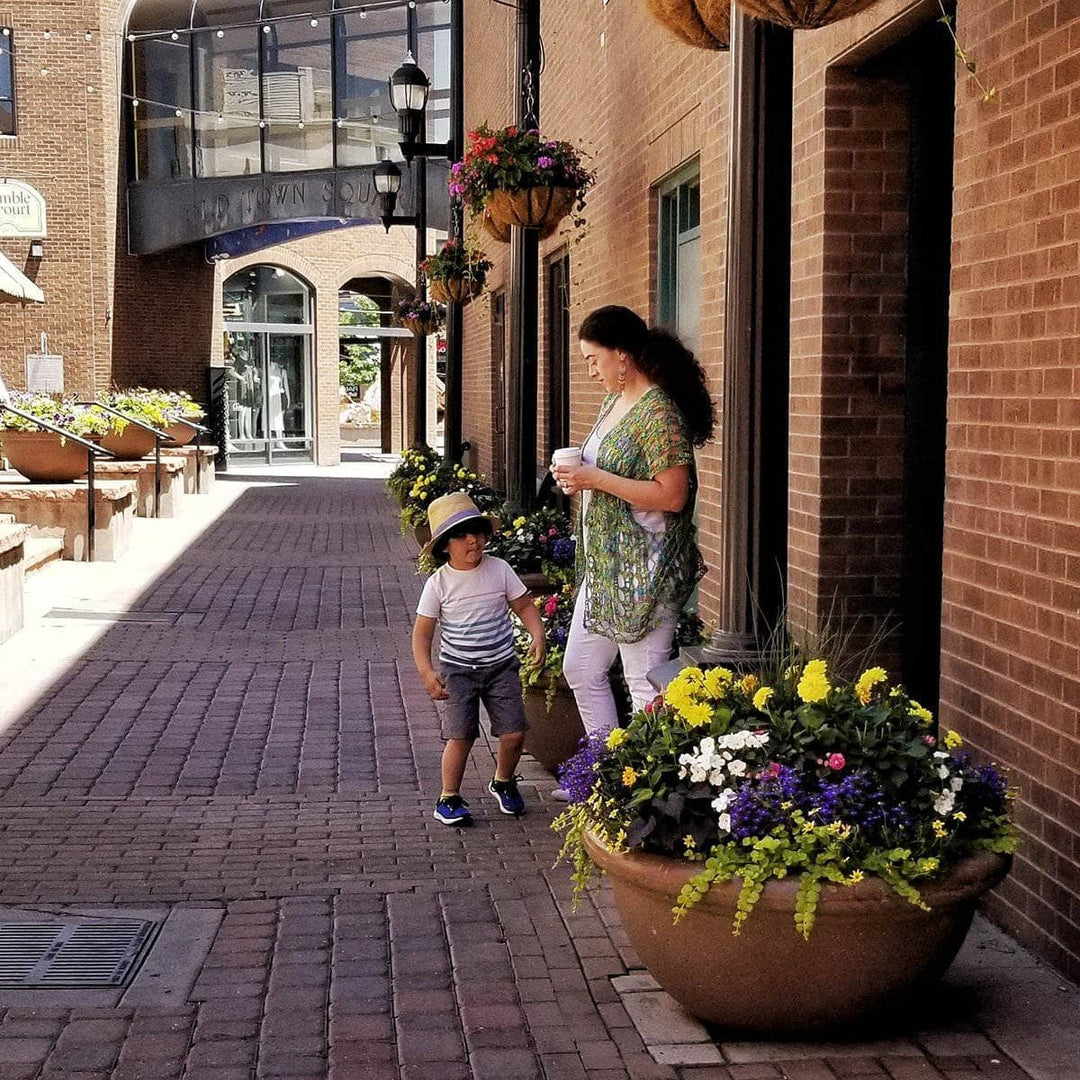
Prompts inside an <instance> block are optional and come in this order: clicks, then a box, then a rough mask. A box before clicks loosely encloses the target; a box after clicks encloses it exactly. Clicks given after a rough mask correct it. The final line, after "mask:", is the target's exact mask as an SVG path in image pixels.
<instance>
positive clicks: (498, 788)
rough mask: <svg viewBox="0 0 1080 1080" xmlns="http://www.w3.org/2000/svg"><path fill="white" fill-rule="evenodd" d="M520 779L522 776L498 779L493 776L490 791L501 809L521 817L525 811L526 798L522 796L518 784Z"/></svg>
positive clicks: (489, 785)
mask: <svg viewBox="0 0 1080 1080" xmlns="http://www.w3.org/2000/svg"><path fill="white" fill-rule="evenodd" d="M520 779H521V777H520V776H512V777H511V778H510V779H509V780H496V779H495V778H494V777H492V780H491V783H490V784H488V791H490V792H491V794H492V795H494V796H495V798H496V800H497V801H498V803H499V809H500V810H501V811H502V812H503V813H504V814H510V815H511V816H513V817H519V816H520V815H521V814H524V813H525V800H524V799H523V798H522V797H521V792H520V791H518V786H517V782H518V781H519V780H520Z"/></svg>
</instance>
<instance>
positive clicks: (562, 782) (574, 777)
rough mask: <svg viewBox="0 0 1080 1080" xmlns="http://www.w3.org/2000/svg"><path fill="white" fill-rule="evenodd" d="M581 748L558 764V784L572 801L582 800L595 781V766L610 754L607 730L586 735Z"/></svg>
mask: <svg viewBox="0 0 1080 1080" xmlns="http://www.w3.org/2000/svg"><path fill="white" fill-rule="evenodd" d="M579 745H580V747H581V749H580V750H578V752H577V753H576V754H574V756H573V757H571V758H568V759H567V760H566V761H564V762H563V763H562V765H560V766H559V769H558V776H559V786H560V787H561V788H562V789H563V791H565V792H566V793H567V794H568V795H569V796H570V801H571V802H572V803H580V802H584V801H585V800H586V799H587V798H588V797H589V793H590V792H591V791H592V789H593V785H594V784H595V783H596V768H595V766H596V765H598V764H599V763H601V762H603V761H604V760H605V759H606V758H607V757H608V756H609V754H610V751H609V750H608V748H607V732H606V731H601V732H599V733H597V734H595V735H586V736H585V738H584V739H582V740H581V742H580V744H579Z"/></svg>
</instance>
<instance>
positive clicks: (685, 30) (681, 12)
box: [647, 0, 731, 52]
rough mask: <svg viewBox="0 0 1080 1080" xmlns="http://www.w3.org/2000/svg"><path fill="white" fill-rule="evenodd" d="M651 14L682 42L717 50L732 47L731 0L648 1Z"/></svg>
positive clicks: (700, 47)
mask: <svg viewBox="0 0 1080 1080" xmlns="http://www.w3.org/2000/svg"><path fill="white" fill-rule="evenodd" d="M647 2H648V7H649V11H650V12H651V14H652V17H653V18H654V19H655V20H656V21H657V22H658V23H660V25H661V26H663V27H665V28H666V29H667V30H669V31H670V32H671V33H673V34H674V35H675V36H676V37H677V38H678V39H679V40H680V41H683V42H685V43H686V44H687V45H693V46H694V47H695V48H698V49H710V50H712V51H714V52H716V51H719V50H723V49H728V48H730V46H731V3H730V0H647Z"/></svg>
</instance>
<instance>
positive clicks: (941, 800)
mask: <svg viewBox="0 0 1080 1080" xmlns="http://www.w3.org/2000/svg"><path fill="white" fill-rule="evenodd" d="M955 805H956V792H955V791H943V792H942V793H941V795H940V796H938V798H937V799H935V800H934V813H935V814H941V816H942V817H944V816H945V815H946V814H951V813H952V808H953V806H955Z"/></svg>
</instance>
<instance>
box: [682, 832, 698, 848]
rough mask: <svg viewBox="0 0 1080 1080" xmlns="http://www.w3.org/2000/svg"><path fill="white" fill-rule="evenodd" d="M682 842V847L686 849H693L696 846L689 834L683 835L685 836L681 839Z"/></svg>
mask: <svg viewBox="0 0 1080 1080" xmlns="http://www.w3.org/2000/svg"><path fill="white" fill-rule="evenodd" d="M682 842H683V845H684V846H685V847H688V848H692V847H695V846H696V843H695V841H694V838H693V837H692V836H691V835H690V834H689V833H687V834H686V835H685V836H684V837H683V840H682Z"/></svg>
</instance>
